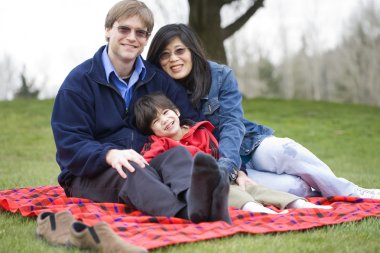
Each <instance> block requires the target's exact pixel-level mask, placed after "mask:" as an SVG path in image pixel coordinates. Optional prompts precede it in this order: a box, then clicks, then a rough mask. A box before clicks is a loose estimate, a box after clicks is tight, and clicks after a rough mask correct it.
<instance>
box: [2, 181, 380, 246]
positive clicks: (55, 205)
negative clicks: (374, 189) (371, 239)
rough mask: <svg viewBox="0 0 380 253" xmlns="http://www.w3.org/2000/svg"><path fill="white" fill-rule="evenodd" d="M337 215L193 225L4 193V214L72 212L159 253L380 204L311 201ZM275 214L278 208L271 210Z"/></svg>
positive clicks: (246, 215)
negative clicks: (166, 247) (189, 244)
mask: <svg viewBox="0 0 380 253" xmlns="http://www.w3.org/2000/svg"><path fill="white" fill-rule="evenodd" d="M308 200H309V201H311V202H313V203H317V204H322V205H332V206H333V209H331V210H324V209H290V210H289V213H288V214H281V215H272V214H261V213H250V212H245V211H242V210H238V209H235V208H230V209H229V212H230V215H231V218H232V222H233V224H232V225H229V224H227V223H225V222H222V221H218V222H203V223H200V224H192V223H191V222H190V221H188V220H183V219H179V218H173V217H161V216H160V217H159V216H148V215H145V214H143V213H142V212H140V211H136V210H133V209H131V208H129V207H128V206H127V205H124V204H115V203H95V202H92V201H91V200H88V199H81V198H68V197H66V196H65V193H64V191H63V189H62V188H61V187H60V186H40V187H35V188H17V189H10V190H2V191H0V210H1V209H4V210H6V211H10V212H13V213H16V212H19V213H21V215H23V216H37V215H38V214H39V213H41V212H43V211H51V212H59V211H62V210H66V209H67V210H70V211H71V213H72V214H73V216H74V217H75V218H76V219H78V220H81V221H83V222H84V223H86V224H88V225H94V224H95V223H97V222H99V221H105V222H107V223H108V224H110V226H111V227H112V229H113V230H114V231H116V233H118V235H119V236H120V237H122V238H123V239H125V240H126V241H127V242H129V243H132V244H135V245H138V246H142V247H144V248H146V249H154V248H159V247H164V246H168V245H172V244H178V243H186V242H195V241H201V240H208V239H213V238H220V237H224V236H229V235H233V234H237V233H250V234H261V233H271V232H285V231H294V230H304V229H310V228H315V227H321V226H326V225H333V224H339V223H343V222H350V221H357V220H361V219H363V218H365V217H370V216H372V217H380V200H371V199H360V198H354V197H343V196H335V197H329V198H316V197H314V198H309V199H308ZM270 208H272V209H275V210H276V208H275V207H270Z"/></svg>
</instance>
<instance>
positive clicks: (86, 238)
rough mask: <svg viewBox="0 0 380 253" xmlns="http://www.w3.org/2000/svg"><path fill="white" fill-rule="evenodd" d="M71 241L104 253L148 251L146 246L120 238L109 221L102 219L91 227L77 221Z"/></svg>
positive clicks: (79, 246)
mask: <svg viewBox="0 0 380 253" xmlns="http://www.w3.org/2000/svg"><path fill="white" fill-rule="evenodd" d="M70 243H71V244H72V245H73V246H76V247H78V248H81V249H90V250H97V251H99V252H102V253H111V252H112V253H147V252H148V251H147V250H146V249H144V248H141V247H138V246H135V245H132V244H129V243H127V242H126V241H124V240H123V239H122V238H120V237H119V236H118V235H117V234H116V233H115V232H114V231H113V230H112V229H111V228H110V227H109V226H108V224H107V223H105V222H103V221H101V222H98V223H96V224H95V225H94V226H92V227H90V226H87V225H86V224H84V223H82V222H79V221H76V222H74V223H73V224H72V225H71V226H70Z"/></svg>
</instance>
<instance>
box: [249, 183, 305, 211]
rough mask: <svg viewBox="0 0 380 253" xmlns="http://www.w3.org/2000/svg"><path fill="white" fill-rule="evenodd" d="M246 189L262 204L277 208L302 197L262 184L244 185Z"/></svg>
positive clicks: (284, 206)
mask: <svg viewBox="0 0 380 253" xmlns="http://www.w3.org/2000/svg"><path fill="white" fill-rule="evenodd" d="M246 191H247V192H248V193H249V194H250V195H251V196H252V198H254V199H255V200H256V201H257V202H259V203H261V204H263V205H273V206H275V207H277V208H279V209H285V208H286V207H287V205H289V203H292V202H294V201H295V200H297V199H304V198H302V197H298V196H296V195H293V194H290V193H287V192H281V191H276V190H272V189H269V188H267V187H265V186H262V185H249V186H246Z"/></svg>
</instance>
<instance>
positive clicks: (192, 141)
mask: <svg viewBox="0 0 380 253" xmlns="http://www.w3.org/2000/svg"><path fill="white" fill-rule="evenodd" d="M213 130H214V126H213V125H212V124H211V123H210V122H208V121H201V122H198V123H196V124H195V125H194V126H192V127H191V128H190V129H189V131H188V132H187V133H186V134H185V135H184V136H183V137H182V139H181V140H179V141H176V140H173V139H170V138H167V137H158V136H155V135H151V136H150V137H149V140H148V143H146V144H145V145H144V147H143V149H142V151H141V155H142V156H143V157H144V158H145V160H146V161H147V162H150V160H152V159H153V158H154V157H156V156H158V155H159V154H161V153H163V152H165V151H167V150H168V149H171V148H174V147H177V146H179V145H181V146H184V147H186V148H187V149H188V150H189V151H190V153H191V155H192V156H194V155H195V154H196V153H198V152H204V153H207V154H210V155H212V156H213V157H214V158H215V159H218V158H219V151H218V142H217V140H216V139H215V137H214V136H213V135H212V131H213Z"/></svg>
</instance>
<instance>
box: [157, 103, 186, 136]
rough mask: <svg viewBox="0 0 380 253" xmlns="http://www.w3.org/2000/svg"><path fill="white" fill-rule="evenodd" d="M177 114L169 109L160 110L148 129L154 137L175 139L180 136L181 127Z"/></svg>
mask: <svg viewBox="0 0 380 253" xmlns="http://www.w3.org/2000/svg"><path fill="white" fill-rule="evenodd" d="M178 115H179V112H178V111H173V110H170V109H164V110H160V111H159V112H158V114H157V116H156V118H155V119H154V120H153V121H152V123H151V124H150V127H151V129H152V131H153V133H154V135H156V136H160V137H168V138H172V139H177V138H176V137H178V135H180V134H181V126H180V122H179V118H178Z"/></svg>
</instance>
